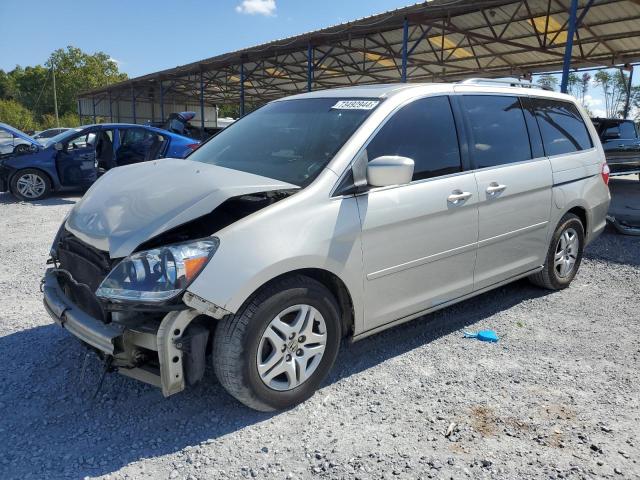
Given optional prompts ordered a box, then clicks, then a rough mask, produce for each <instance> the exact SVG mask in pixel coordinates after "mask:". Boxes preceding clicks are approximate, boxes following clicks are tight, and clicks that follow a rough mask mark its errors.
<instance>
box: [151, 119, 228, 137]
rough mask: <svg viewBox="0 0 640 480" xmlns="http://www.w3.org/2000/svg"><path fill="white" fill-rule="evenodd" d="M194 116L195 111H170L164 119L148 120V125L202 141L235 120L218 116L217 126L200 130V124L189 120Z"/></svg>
mask: <svg viewBox="0 0 640 480" xmlns="http://www.w3.org/2000/svg"><path fill="white" fill-rule="evenodd" d="M195 116H196V112H177V113H171V114H170V115H169V116H168V117H167V119H166V120H165V121H162V122H149V123H148V125H151V126H154V127H157V128H162V129H164V130H168V131H170V132H173V133H177V134H179V135H185V136H187V137H191V138H194V139H196V140H200V141H204V140H207V139H208V138H211V137H213V136H214V135H217V134H218V133H220V132H221V131H222V130H223V129H224V128H225V127H227V126H229V125H231V124H232V123H233V122H235V120H234V119H233V118H219V119H218V126H217V127H205V128H204V130H202V128H201V127H200V126H196V125H193V124H192V123H191V120H193V119H194V118H195Z"/></svg>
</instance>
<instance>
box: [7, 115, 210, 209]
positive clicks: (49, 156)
mask: <svg viewBox="0 0 640 480" xmlns="http://www.w3.org/2000/svg"><path fill="white" fill-rule="evenodd" d="M0 132H1V133H2V134H3V136H4V137H7V136H9V137H12V143H13V144H19V145H21V147H20V148H7V149H5V150H4V151H3V150H0V192H6V191H9V192H11V193H12V194H13V195H14V196H15V197H17V198H18V199H20V200H32V201H33V200H41V199H43V198H45V197H46V196H47V195H49V194H50V193H51V192H53V191H62V190H73V189H84V188H87V187H89V186H90V185H91V184H92V183H93V182H95V181H96V179H97V178H98V177H99V176H100V175H101V174H102V173H104V172H106V171H107V170H109V169H111V168H114V167H119V166H122V165H129V164H132V163H138V162H145V161H147V160H155V159H157V158H164V157H171V158H184V157H185V156H186V155H188V154H189V153H191V152H192V151H193V150H195V149H196V148H197V147H198V146H199V144H200V142H198V141H197V140H194V139H192V138H188V137H185V136H182V135H178V134H175V133H172V132H168V131H166V130H162V129H159V128H155V127H150V126H146V125H135V124H126V123H103V124H99V125H85V126H82V127H78V128H72V129H69V130H67V131H65V132H63V133H60V134H59V135H56V136H54V137H51V138H49V139H47V140H46V141H45V142H43V143H39V142H38V141H36V140H35V139H33V138H31V137H30V136H28V135H27V134H25V133H23V132H21V131H19V130H17V129H15V128H13V127H11V126H9V125H6V124H4V123H0Z"/></svg>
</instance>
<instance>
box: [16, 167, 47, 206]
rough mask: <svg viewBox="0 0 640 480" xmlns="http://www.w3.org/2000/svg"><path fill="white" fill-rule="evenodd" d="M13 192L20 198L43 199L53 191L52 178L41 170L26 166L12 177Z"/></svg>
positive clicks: (28, 199)
mask: <svg viewBox="0 0 640 480" xmlns="http://www.w3.org/2000/svg"><path fill="white" fill-rule="evenodd" d="M11 193H13V195H14V196H15V197H16V198H18V199H19V200H26V201H37V200H42V199H44V198H46V197H48V196H49V194H50V193H51V180H50V179H49V176H48V175H47V174H45V173H43V172H41V171H40V170H36V169H35V168H26V169H24V170H20V171H18V172H17V173H16V174H15V175H14V176H13V178H12V179H11Z"/></svg>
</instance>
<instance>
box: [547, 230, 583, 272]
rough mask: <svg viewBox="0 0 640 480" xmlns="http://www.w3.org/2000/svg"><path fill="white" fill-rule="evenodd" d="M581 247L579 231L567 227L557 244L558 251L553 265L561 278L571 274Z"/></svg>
mask: <svg viewBox="0 0 640 480" xmlns="http://www.w3.org/2000/svg"><path fill="white" fill-rule="evenodd" d="M579 248H580V239H579V237H578V232H576V231H575V230H574V229H573V228H567V229H566V230H565V231H564V232H562V235H560V238H559V239H558V244H557V245H556V253H555V255H554V257H553V266H554V269H555V271H556V274H557V275H558V276H559V277H560V278H566V277H568V276H569V275H571V272H572V271H573V268H574V267H575V265H576V259H577V258H578V251H579Z"/></svg>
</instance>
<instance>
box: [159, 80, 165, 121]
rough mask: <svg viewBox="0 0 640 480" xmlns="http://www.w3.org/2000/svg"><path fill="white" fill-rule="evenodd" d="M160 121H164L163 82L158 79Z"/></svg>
mask: <svg viewBox="0 0 640 480" xmlns="http://www.w3.org/2000/svg"><path fill="white" fill-rule="evenodd" d="M160 121H161V122H164V83H162V80H160Z"/></svg>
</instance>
